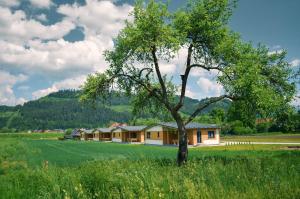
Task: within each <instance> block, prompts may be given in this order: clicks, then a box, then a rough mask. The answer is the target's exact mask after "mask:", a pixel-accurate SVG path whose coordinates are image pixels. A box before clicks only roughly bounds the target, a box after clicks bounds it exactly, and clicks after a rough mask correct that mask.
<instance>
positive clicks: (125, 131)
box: [112, 126, 147, 143]
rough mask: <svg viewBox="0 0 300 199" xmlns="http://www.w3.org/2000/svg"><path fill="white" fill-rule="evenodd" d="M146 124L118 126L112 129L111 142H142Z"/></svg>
mask: <svg viewBox="0 0 300 199" xmlns="http://www.w3.org/2000/svg"><path fill="white" fill-rule="evenodd" d="M146 127H147V126H119V127H117V128H116V129H114V130H112V141H113V142H126V143H144V141H145V131H144V130H145V128H146Z"/></svg>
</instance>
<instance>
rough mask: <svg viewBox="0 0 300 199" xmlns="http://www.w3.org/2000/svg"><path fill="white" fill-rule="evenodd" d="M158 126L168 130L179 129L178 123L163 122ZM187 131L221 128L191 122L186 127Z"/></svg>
mask: <svg viewBox="0 0 300 199" xmlns="http://www.w3.org/2000/svg"><path fill="white" fill-rule="evenodd" d="M158 125H161V126H164V127H167V128H173V129H177V123H176V122H161V123H159V124H158ZM185 128H186V129H207V128H220V126H218V125H217V124H201V123H197V122H190V123H188V124H187V125H186V126H185Z"/></svg>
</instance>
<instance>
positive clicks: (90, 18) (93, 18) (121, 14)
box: [57, 0, 133, 39]
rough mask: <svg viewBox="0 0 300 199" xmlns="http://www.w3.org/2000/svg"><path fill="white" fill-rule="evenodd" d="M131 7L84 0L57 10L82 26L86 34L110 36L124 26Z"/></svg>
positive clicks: (113, 35) (109, 2) (114, 34)
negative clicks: (80, 3)
mask: <svg viewBox="0 0 300 199" xmlns="http://www.w3.org/2000/svg"><path fill="white" fill-rule="evenodd" d="M132 10H133V7H132V6H130V5H127V4H124V5H122V6H116V5H114V4H113V3H112V2H111V1H97V0H86V5H84V6H80V5H78V4H73V5H68V4H66V5H62V6H60V7H59V8H58V10H57V11H58V12H59V13H61V14H63V15H65V16H66V17H67V18H68V19H69V20H71V21H73V22H74V23H76V24H77V25H78V26H81V27H84V33H85V35H86V36H90V35H101V36H102V37H108V38H110V39H111V38H112V37H115V36H117V34H118V32H119V30H120V29H121V28H122V27H123V26H124V20H126V19H128V14H129V12H130V11H132Z"/></svg>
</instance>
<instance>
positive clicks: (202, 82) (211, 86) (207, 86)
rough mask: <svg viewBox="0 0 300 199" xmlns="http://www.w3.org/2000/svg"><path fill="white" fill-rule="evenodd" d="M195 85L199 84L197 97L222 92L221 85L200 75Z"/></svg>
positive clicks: (212, 95)
mask: <svg viewBox="0 0 300 199" xmlns="http://www.w3.org/2000/svg"><path fill="white" fill-rule="evenodd" d="M197 85H198V86H199V88H198V91H199V93H198V96H199V98H205V97H217V96H220V95H221V94H222V93H223V92H224V90H223V86H222V85H220V84H219V83H217V82H216V81H214V80H210V79H208V78H205V77H200V78H199V79H198V81H197Z"/></svg>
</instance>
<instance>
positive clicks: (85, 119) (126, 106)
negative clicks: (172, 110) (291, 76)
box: [0, 90, 230, 130]
mask: <svg viewBox="0 0 300 199" xmlns="http://www.w3.org/2000/svg"><path fill="white" fill-rule="evenodd" d="M79 94H80V93H79V91H72V90H65V91H59V92H56V93H51V94H49V95H48V96H46V97H43V98H40V99H38V100H35V101H30V102H27V103H25V104H24V105H23V106H20V105H18V106H15V107H8V106H0V128H15V129H19V130H26V129H31V130H34V129H66V128H79V127H84V128H93V127H101V126H105V125H108V123H109V122H111V121H117V122H129V121H131V120H132V119H133V115H132V114H131V109H132V108H131V105H130V99H129V98H128V97H126V96H123V95H121V96H118V95H113V96H112V97H111V100H110V104H105V105H104V104H102V103H100V102H99V103H96V104H95V105H91V104H83V103H81V102H79ZM185 103H186V104H188V106H184V107H183V109H182V113H186V114H187V113H191V112H192V111H193V110H194V109H195V107H196V106H197V105H198V104H199V101H198V100H195V99H191V98H186V101H185ZM229 105H230V101H227V100H225V101H221V102H219V103H217V104H216V105H214V106H211V107H208V108H207V109H206V110H205V111H204V113H207V112H209V111H211V110H212V109H214V108H216V107H219V108H220V107H221V108H224V109H227V108H228V107H229ZM141 117H143V118H147V117H151V115H142V116H141ZM160 119H161V120H163V118H160Z"/></svg>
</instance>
